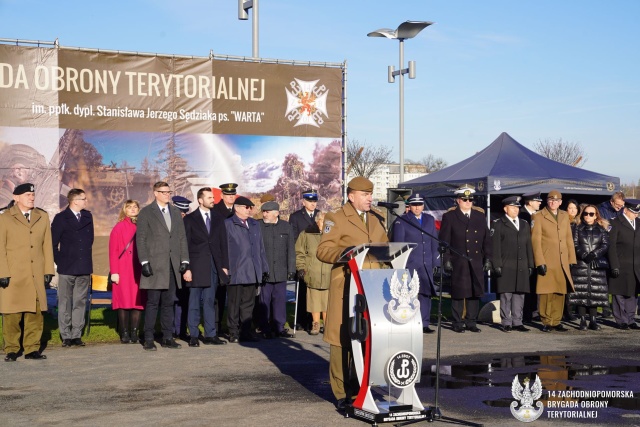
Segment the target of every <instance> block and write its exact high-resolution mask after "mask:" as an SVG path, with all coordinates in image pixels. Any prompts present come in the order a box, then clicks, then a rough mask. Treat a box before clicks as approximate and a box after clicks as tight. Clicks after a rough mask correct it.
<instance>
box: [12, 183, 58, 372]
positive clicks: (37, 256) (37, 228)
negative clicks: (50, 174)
mask: <svg viewBox="0 0 640 427" xmlns="http://www.w3.org/2000/svg"><path fill="white" fill-rule="evenodd" d="M35 198H36V196H35V187H34V185H33V184H31V183H24V184H20V185H18V186H16V187H15V188H14V190H13V200H14V201H15V204H14V205H13V206H12V207H11V208H9V209H7V210H4V211H2V212H0V213H1V214H0V241H2V242H3V243H5V246H4V250H3V251H0V313H2V335H3V338H4V351H5V353H6V356H5V359H4V360H5V362H15V361H16V359H17V358H18V354H19V353H20V336H21V335H22V336H23V338H22V347H23V349H24V355H25V356H24V357H25V359H33V360H42V359H46V358H47V356H45V355H42V354H40V339H41V338H42V331H43V327H44V324H43V318H42V312H43V311H46V310H47V294H46V291H45V285H46V284H49V282H51V278H52V277H53V275H54V274H55V270H54V267H53V244H52V240H51V226H50V225H49V215H47V213H46V212H45V211H44V210H42V209H39V208H36V207H35ZM21 323H22V327H21V325H20V324H21Z"/></svg>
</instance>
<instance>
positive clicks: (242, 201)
mask: <svg viewBox="0 0 640 427" xmlns="http://www.w3.org/2000/svg"><path fill="white" fill-rule="evenodd" d="M233 204H234V205H240V206H249V207H251V206H255V205H254V204H253V202H252V201H251V200H249V199H247V198H246V197H244V196H240V197H238V198H237V199H236V200H235V201H234V202H233Z"/></svg>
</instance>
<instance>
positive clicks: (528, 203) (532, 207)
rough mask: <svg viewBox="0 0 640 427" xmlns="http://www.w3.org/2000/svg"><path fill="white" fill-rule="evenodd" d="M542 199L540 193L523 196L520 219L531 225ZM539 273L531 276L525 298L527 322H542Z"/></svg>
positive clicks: (524, 310) (524, 313) (523, 314)
mask: <svg viewBox="0 0 640 427" xmlns="http://www.w3.org/2000/svg"><path fill="white" fill-rule="evenodd" d="M541 203H542V197H540V192H539V191H536V192H533V193H526V194H523V195H522V205H523V206H522V207H521V208H520V214H519V215H518V216H519V217H520V219H523V220H525V221H527V223H529V225H531V215H533V214H534V213H536V212H538V211H539V210H540V204H541ZM537 276H538V275H537V272H536V270H535V269H534V271H533V274H532V275H531V276H529V292H528V293H526V294H525V296H524V309H523V313H522V316H523V319H524V321H525V322H531V321H533V320H540V315H539V313H538V295H537V294H536V282H537V280H538V277H537Z"/></svg>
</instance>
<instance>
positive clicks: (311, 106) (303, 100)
mask: <svg viewBox="0 0 640 427" xmlns="http://www.w3.org/2000/svg"><path fill="white" fill-rule="evenodd" d="M318 82H319V80H314V81H311V82H307V81H304V80H299V79H294V81H292V82H291V83H290V84H289V85H290V86H291V89H292V90H291V91H290V90H288V89H286V88H285V92H286V93H287V111H285V113H284V115H285V116H286V117H287V119H289V121H290V122H291V121H293V120H297V121H296V124H295V125H293V126H294V127H295V126H300V125H310V126H315V127H320V125H322V124H323V123H324V118H323V116H324V117H327V118H328V117H329V113H328V112H327V95H328V94H329V90H328V89H327V87H326V86H325V85H320V86H317V84H318Z"/></svg>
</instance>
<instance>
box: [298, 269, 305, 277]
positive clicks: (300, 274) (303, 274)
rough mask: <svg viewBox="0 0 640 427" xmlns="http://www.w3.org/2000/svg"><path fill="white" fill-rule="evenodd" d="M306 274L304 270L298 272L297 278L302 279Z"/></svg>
mask: <svg viewBox="0 0 640 427" xmlns="http://www.w3.org/2000/svg"><path fill="white" fill-rule="evenodd" d="M305 274H307V272H306V271H305V270H298V278H299V279H302V278H303V277H304V276H305Z"/></svg>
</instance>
